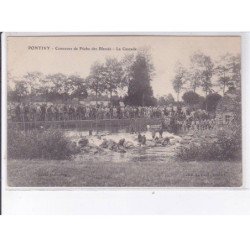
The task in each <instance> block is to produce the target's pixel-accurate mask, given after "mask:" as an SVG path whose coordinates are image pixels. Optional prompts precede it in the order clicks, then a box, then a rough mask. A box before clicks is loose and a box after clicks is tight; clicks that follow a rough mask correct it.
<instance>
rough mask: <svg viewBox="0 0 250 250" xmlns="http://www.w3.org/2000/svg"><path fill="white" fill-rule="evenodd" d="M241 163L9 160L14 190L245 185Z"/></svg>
mask: <svg viewBox="0 0 250 250" xmlns="http://www.w3.org/2000/svg"><path fill="white" fill-rule="evenodd" d="M241 170H242V169H241V163H240V162H179V161H173V160H170V161H169V162H167V163H166V162H137V163H129V162H126V163H124V162H123V163H114V162H101V163H97V162H92V161H88V162H76V161H67V160H65V161H53V160H50V161H45V160H9V161H8V185H9V186H12V187H62V186H65V187H202V186H206V187H230V186H235V187H238V186H241V179H242V173H241V172H242V171H241Z"/></svg>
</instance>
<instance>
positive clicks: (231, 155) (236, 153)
mask: <svg viewBox="0 0 250 250" xmlns="http://www.w3.org/2000/svg"><path fill="white" fill-rule="evenodd" d="M198 140H199V142H197V140H196V141H195V142H190V143H189V144H188V145H184V146H181V147H180V149H179V150H178V152H177V158H179V159H181V160H186V161H194V160H196V161H202V160H205V161H212V160H218V161H223V160H240V159H241V143H242V142H241V128H239V127H238V128H231V129H229V130H223V131H217V133H216V135H215V137H214V138H212V139H211V138H210V139H209V138H208V139H206V140H204V139H203V138H199V139H198Z"/></svg>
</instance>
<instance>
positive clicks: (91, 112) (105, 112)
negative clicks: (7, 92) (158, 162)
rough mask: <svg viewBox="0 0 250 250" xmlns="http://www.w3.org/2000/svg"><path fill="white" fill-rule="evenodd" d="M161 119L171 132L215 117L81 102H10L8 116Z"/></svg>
mask: <svg viewBox="0 0 250 250" xmlns="http://www.w3.org/2000/svg"><path fill="white" fill-rule="evenodd" d="M137 118H153V119H156V118H157V119H160V120H161V123H162V126H163V127H165V128H168V129H170V130H171V131H172V132H177V131H179V130H184V131H185V130H190V129H192V130H204V129H212V128H213V127H214V126H215V124H216V121H215V119H214V117H211V115H210V114H208V113H207V112H206V111H204V110H190V109H188V108H186V107H167V106H156V107H133V106H103V105H95V106H87V105H86V106H85V105H81V104H77V105H67V104H52V103H49V104H48V103H42V104H40V103H28V104H22V103H12V104H9V105H8V119H9V121H12V122H40V121H42V122H44V121H74V120H77V121H79V120H96V119H98V120H101V119H108V120H110V119H131V120H134V119H137Z"/></svg>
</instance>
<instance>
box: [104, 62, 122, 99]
mask: <svg viewBox="0 0 250 250" xmlns="http://www.w3.org/2000/svg"><path fill="white" fill-rule="evenodd" d="M103 82H104V88H105V90H106V92H108V93H109V95H110V99H112V94H113V93H115V94H117V91H118V89H119V88H122V86H123V68H122V65H121V63H120V62H119V61H118V60H117V59H116V58H108V59H106V62H105V65H104V80H103Z"/></svg>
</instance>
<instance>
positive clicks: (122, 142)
mask: <svg viewBox="0 0 250 250" xmlns="http://www.w3.org/2000/svg"><path fill="white" fill-rule="evenodd" d="M124 142H125V139H124V138H122V139H121V140H120V141H119V142H118V145H119V146H123V145H124Z"/></svg>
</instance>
